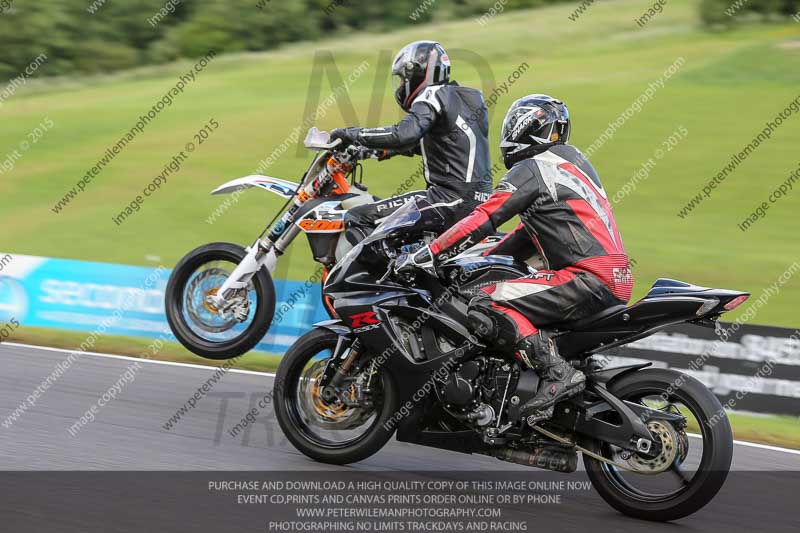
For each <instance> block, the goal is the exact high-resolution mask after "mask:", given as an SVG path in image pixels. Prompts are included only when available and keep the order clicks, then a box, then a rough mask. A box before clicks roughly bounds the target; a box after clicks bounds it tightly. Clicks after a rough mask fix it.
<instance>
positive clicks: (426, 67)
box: [331, 41, 492, 244]
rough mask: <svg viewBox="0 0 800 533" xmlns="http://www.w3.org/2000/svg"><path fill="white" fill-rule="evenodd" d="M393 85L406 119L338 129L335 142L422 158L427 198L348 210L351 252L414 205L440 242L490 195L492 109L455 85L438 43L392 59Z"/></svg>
mask: <svg viewBox="0 0 800 533" xmlns="http://www.w3.org/2000/svg"><path fill="white" fill-rule="evenodd" d="M392 78H393V80H394V81H395V84H396V86H397V87H396V90H395V98H396V100H397V102H398V103H399V104H400V107H402V108H403V109H404V110H405V111H407V112H408V115H407V116H406V117H405V118H404V119H403V120H401V121H400V122H399V123H397V124H395V125H393V126H386V127H382V128H355V127H353V128H341V129H335V130H333V131H332V132H331V141H335V140H337V139H341V140H342V142H343V144H344V145H348V144H352V143H358V144H360V145H362V146H365V147H367V148H373V149H376V150H378V151H379V154H380V155H379V159H386V158H388V157H392V156H394V155H408V156H413V155H416V154H419V155H421V156H422V163H423V170H424V176H425V182H426V184H427V190H426V191H413V192H409V193H406V194H403V195H400V196H394V197H392V198H387V199H385V200H381V201H378V202H376V203H372V204H365V205H361V206H358V207H355V208H353V209H350V210H349V211H348V212H347V215H346V216H345V224H346V228H347V231H346V236H347V239H348V241H350V243H351V244H356V243H358V242H359V241H361V240H363V239H364V237H366V236H367V235H368V234H369V233H371V232H372V230H373V229H374V228H375V226H376V225H377V222H378V221H380V220H381V219H383V218H385V217H387V216H388V215H390V214H392V213H393V212H394V211H396V210H397V209H398V208H400V207H401V206H402V205H404V204H405V203H406V202H407V201H409V200H410V199H412V198H413V199H416V200H417V203H418V204H419V206H420V211H421V213H422V215H423V217H424V218H425V219H426V220H425V223H426V226H427V228H426V229H428V230H429V231H431V232H432V233H435V234H437V235H438V234H439V233H441V232H442V231H444V230H445V229H447V228H449V227H450V226H452V225H453V224H455V222H456V221H458V220H460V219H461V218H463V217H464V216H466V215H467V214H469V213H470V212H471V211H472V209H474V208H475V206H477V205H478V204H480V203H481V202H483V201H485V200H486V199H487V198H488V197H489V194H490V193H491V190H492V175H491V165H490V163H489V162H490V158H489V141H488V135H489V120H488V109H487V107H486V102H485V101H484V99H483V94H481V92H480V91H478V90H476V89H471V88H469V87H461V86H459V85H458V84H457V83H455V82H450V59H449V58H448V56H447V53H446V52H445V51H444V49H443V48H442V46H441V45H440V44H439V43H437V42H433V41H417V42H414V43H411V44H409V45H407V46H405V47H404V48H403V49H402V50H401V51H400V52H399V53H398V54H397V56H396V57H395V59H394V63H393V65H392Z"/></svg>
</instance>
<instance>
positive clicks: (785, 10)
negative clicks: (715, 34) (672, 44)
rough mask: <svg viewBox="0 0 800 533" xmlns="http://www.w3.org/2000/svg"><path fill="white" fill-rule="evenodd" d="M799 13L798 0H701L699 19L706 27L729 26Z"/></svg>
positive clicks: (799, 3)
mask: <svg viewBox="0 0 800 533" xmlns="http://www.w3.org/2000/svg"><path fill="white" fill-rule="evenodd" d="M798 12H800V0H702V1H701V2H700V18H701V19H702V21H703V23H704V24H706V25H707V26H731V25H733V24H736V23H737V22H743V21H748V20H770V19H774V18H783V17H787V16H791V15H795V14H797V13H798Z"/></svg>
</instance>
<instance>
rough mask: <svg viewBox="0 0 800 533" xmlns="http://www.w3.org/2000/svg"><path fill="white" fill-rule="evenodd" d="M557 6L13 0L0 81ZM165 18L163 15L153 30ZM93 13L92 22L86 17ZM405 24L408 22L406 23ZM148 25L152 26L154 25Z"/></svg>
mask: <svg viewBox="0 0 800 533" xmlns="http://www.w3.org/2000/svg"><path fill="white" fill-rule="evenodd" d="M558 1H563V0H392V1H391V2H377V1H375V0H291V1H286V0H213V1H208V0H205V1H201V0H182V1H180V0H125V2H120V1H118V0H48V1H47V2H41V3H39V2H30V1H26V0H25V1H24V0H14V1H13V2H12V4H11V7H10V8H9V9H6V10H5V11H3V12H2V13H0V79H2V78H5V79H8V78H11V77H15V76H18V75H19V74H21V73H22V72H24V70H25V68H26V67H27V66H28V65H29V64H30V63H31V61H32V60H33V59H34V58H36V57H37V56H39V55H40V54H42V53H44V54H45V55H46V56H47V65H46V68H41V69H39V70H38V71H37V72H35V73H34V74H33V75H36V76H53V75H61V74H70V73H75V72H77V73H93V72H108V71H113V70H118V69H124V68H129V67H132V66H137V65H145V64H155V63H163V62H166V61H171V60H173V59H176V58H179V57H197V56H199V55H202V54H205V53H206V52H207V51H208V50H210V49H213V50H215V51H216V52H218V53H225V52H239V51H248V50H251V51H254V50H267V49H270V48H274V47H276V46H278V45H280V44H281V43H287V42H293V41H300V40H315V39H318V38H320V37H321V36H324V35H327V34H330V33H331V32H339V31H353V30H362V29H368V30H373V31H383V30H387V29H391V28H396V27H401V26H405V25H410V24H415V23H419V22H426V21H430V20H445V19H454V18H463V17H471V16H480V15H482V14H483V13H485V12H486V11H488V10H489V9H490V8H492V7H493V6H501V5H502V6H503V9H504V10H506V11H508V10H513V9H520V8H526V7H532V6H538V5H543V4H549V3H555V2H558ZM165 8H168V9H170V10H172V11H173V12H172V13H169V14H166V15H165V16H163V18H160V17H159V19H156V20H154V19H153V17H156V16H157V13H158V12H159V11H160V10H162V9H165ZM92 12H93V13H92ZM412 15H413V18H412ZM152 22H155V24H153V23H152Z"/></svg>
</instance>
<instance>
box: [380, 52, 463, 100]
mask: <svg viewBox="0 0 800 533" xmlns="http://www.w3.org/2000/svg"><path fill="white" fill-rule="evenodd" d="M392 79H393V80H394V85H395V91H394V97H395V99H397V103H398V104H400V107H402V108H403V109H405V110H406V111H408V110H409V109H410V108H411V103H412V102H413V101H414V98H416V97H417V95H418V94H419V93H421V92H422V90H423V89H425V88H426V87H430V86H431V85H440V84H442V83H447V82H448V81H449V80H450V58H449V57H447V52H445V51H444V48H442V45H440V44H439V43H437V42H435V41H416V42H413V43H411V44H407V45H406V46H404V47H403V49H402V50H400V52H398V54H397V56H395V58H394V63H392Z"/></svg>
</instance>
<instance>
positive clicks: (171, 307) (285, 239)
mask: <svg viewBox="0 0 800 533" xmlns="http://www.w3.org/2000/svg"><path fill="white" fill-rule="evenodd" d="M339 143H340V141H336V142H335V143H330V138H329V136H328V134H327V133H325V132H321V131H319V130H317V129H316V128H312V129H311V130H310V131H309V132H308V135H307V136H306V139H305V141H304V144H305V146H306V148H308V149H309V150H313V151H316V152H317V154H316V156H315V157H314V158H313V160H312V161H311V164H310V166H309V167H308V170H306V172H305V174H304V175H303V179H302V181H301V182H300V183H294V182H291V181H287V180H283V179H279V178H273V177H269V176H260V175H252V176H246V177H244V178H239V179H235V180H232V181H229V182H227V183H224V184H222V185H221V186H219V187H218V188H216V189H214V190H213V191H212V194H230V193H234V192H237V191H241V190H243V189H248V188H258V189H262V190H265V191H269V192H272V193H274V194H277V195H278V196H280V197H282V198H285V199H286V203H285V204H284V206H283V208H282V209H281V212H279V213H278V215H276V216H275V218H274V219H273V220H272V222H270V224H268V225H267V227H266V228H265V229H264V231H263V232H262V233H261V235H259V237H258V239H256V241H255V242H254V243H253V244H252V245H251V246H250V247H249V248H243V247H242V246H240V245H238V244H233V243H226V242H216V243H210V244H206V245H203V246H200V247H199V248H196V249H194V250H192V251H191V252H189V253H188V254H187V255H186V256H184V257H183V259H181V260H180V261H179V262H178V264H177V265H176V266H175V269H174V270H173V272H172V275H171V276H170V279H169V283H168V284H167V290H166V296H165V308H166V314H167V320H168V322H169V325H170V328H171V330H172V333H173V334H174V335H175V337H176V338H177V339H178V340H179V341H180V342H181V344H183V345H184V346H185V347H186V348H188V349H189V350H190V351H191V352H193V353H195V354H197V355H199V356H201V357H205V358H208V359H230V358H233V357H236V356H238V355H241V354H243V353H245V352H247V351H249V350H251V349H252V348H253V347H255V346H256V344H258V343H259V342H260V341H261V339H262V338H263V337H264V335H265V334H266V332H267V330H268V329H269V327H270V325H271V323H272V319H273V315H274V313H275V304H276V292H275V287H274V284H273V281H272V274H273V272H274V271H275V268H276V266H277V264H278V261H279V260H280V257H281V256H282V255H283V254H284V253H285V252H286V250H287V248H288V246H289V245H290V244H291V243H292V241H294V239H295V238H296V237H297V236H298V235H300V234H301V233H305V234H306V235H307V237H308V242H309V245H310V248H311V253H312V254H313V257H314V260H315V261H317V262H319V263H321V264H322V266H323V270H322V279H323V281H324V279H325V277H326V276H327V272H328V271H329V270H330V269H331V268H333V266H335V265H336V263H337V262H338V261H339V260H341V258H342V257H344V255H345V254H346V253H347V252H348V251H349V250H350V249H351V248H352V245H350V243H349V242H348V241H347V240H346V239H345V236H344V230H345V223H344V217H345V214H346V213H347V210H348V209H352V208H353V207H356V206H358V205H362V204H365V203H371V202H375V201H376V200H377V198H376V197H374V196H372V195H371V194H369V193H368V192H367V189H366V187H364V186H363V185H362V184H361V179H360V178H361V172H360V170H361V166H360V164H359V162H360V161H361V160H363V159H367V158H371V157H375V153H374V152H373V151H371V150H368V149H366V148H363V147H359V146H350V147H347V148H345V149H341V150H340V149H338V148H337V147H338V145H339ZM499 238H500V237H499V236H498V237H491V238H489V239H486V240H485V241H484V242H483V243H480V244H478V245H476V246H475V247H473V248H472V249H470V250H467V251H466V252H465V253H464V255H474V254H479V253H480V252H481V251H483V250H484V249H486V248H488V247H490V246H492V245H493V243H495V242H496V241H497V240H499ZM322 303H323V305H324V306H325V308H326V310H327V311H328V313H329V314H330V315H331V316H334V315H333V309H332V308H331V307H330V305H329V302H326V301H324V300H323V302H322Z"/></svg>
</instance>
